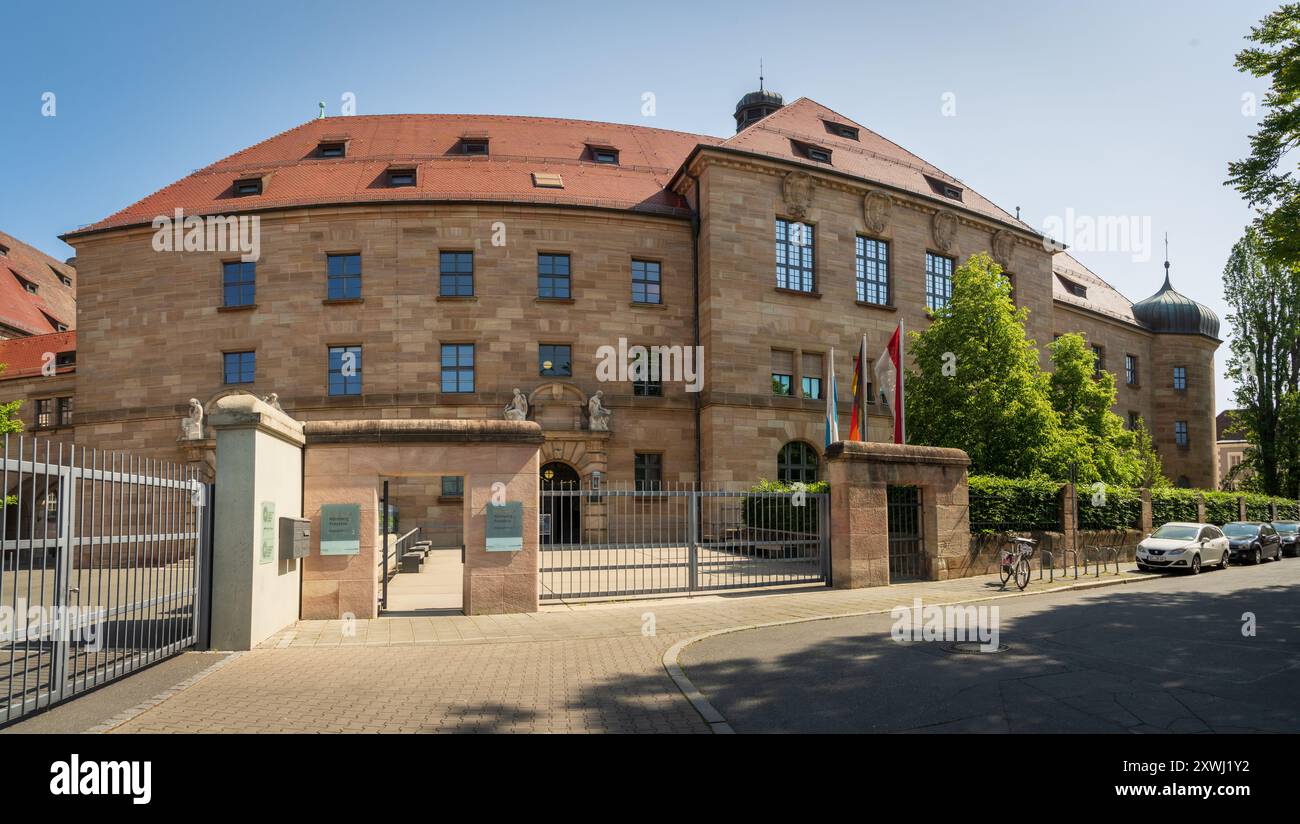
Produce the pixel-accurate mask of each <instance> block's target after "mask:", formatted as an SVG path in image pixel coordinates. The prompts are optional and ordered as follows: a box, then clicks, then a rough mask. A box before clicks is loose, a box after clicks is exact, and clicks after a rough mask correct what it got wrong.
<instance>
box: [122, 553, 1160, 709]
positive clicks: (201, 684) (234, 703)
mask: <svg viewBox="0 0 1300 824" xmlns="http://www.w3.org/2000/svg"><path fill="white" fill-rule="evenodd" d="M1150 577H1152V576H1146V575H1141V574H1139V573H1136V572H1135V571H1130V570H1126V571H1125V572H1124V573H1123V574H1122V575H1120V576H1115V575H1102V576H1101V578H1100V579H1094V578H1092V577H1091V576H1090V577H1088V578H1086V579H1084V578H1080V579H1079V580H1078V581H1075V580H1073V579H1070V580H1068V581H1063V580H1060V579H1058V580H1057V582H1056V583H1055V584H1049V583H1047V582H1046V581H1044V582H1039V581H1037V580H1035V581H1034V582H1033V583H1032V584H1031V585H1030V587H1029V589H1028V590H1026V592H1025V593H1023V594H1024V595H1030V594H1033V593H1035V592H1048V591H1054V590H1059V589H1061V588H1063V587H1066V586H1072V585H1075V586H1077V585H1095V584H1099V583H1100V584H1117V583H1140V581H1142V580H1144V579H1148V578H1150ZM1020 594H1021V593H1017V591H1016V590H1015V588H1014V587H1012V588H1010V589H1009V590H1004V589H1002V588H1001V587H1000V585H999V584H998V581H997V579H996V576H983V577H979V578H965V579H961V580H956V581H941V582H917V583H908V584H899V585H895V586H889V587H875V588H870V589H859V590H829V589H826V588H824V587H818V588H815V589H803V590H794V591H789V590H787V591H784V592H781V593H763V594H743V595H742V594H725V595H707V596H696V597H692V598H678V599H664V600H656V601H637V602H625V603H615V604H610V603H605V604H585V605H573V606H551V607H545V608H544V609H543V610H542V611H541V612H538V613H535V614H531V615H498V616H476V617H466V616H460V615H437V616H416V617H412V616H397V617H383V618H377V619H373V620H360V621H353V622H344V621H299V622H298V623H297V624H295V625H294V626H292V627H290V628H289V629H286V630H284V631H283V632H281V633H279V634H277V635H275V636H273V637H272V638H270V639H268V640H267V641H266V642H265V643H264V644H262V645H261V647H259V648H258V649H256V650H253V651H251V652H248V653H245V654H244V655H242V656H239V657H238V658H237V659H236V660H232V661H230V662H229V663H228V664H227V665H225V666H223V667H222V668H221V669H220V671H217V672H214V673H212V674H211V675H210V676H209V677H205V678H202V679H198V680H197V681H196V682H195V683H194V684H193V685H192V686H190V687H188V688H186V689H184V690H181V691H179V692H177V693H175V694H173V695H171V696H169V697H167V698H166V700H164V701H161V702H160V703H158V704H156V705H154V706H152V707H151V708H149V709H147V710H146V711H144V712H142V713H140V714H139V715H136V716H135V717H133V718H130V719H129V720H123V721H121V722H120V723H117V724H115V725H113V726H112V729H111V730H110V731H111V732H115V733H116V732H708V731H709V730H708V727H707V725H706V724H704V722H703V721H702V720H701V719H700V717H699V715H698V714H696V712H695V710H694V709H693V708H692V706H691V704H690V703H689V702H687V701H686V700H685V699H684V698H683V697H682V695H681V693H680V692H679V691H678V689H677V687H676V686H675V684H674V683H673V682H672V680H670V679H669V678H668V676H667V674H666V672H665V670H664V668H663V663H662V658H663V653H664V651H665V650H666V649H667V648H668V647H670V646H671V645H672V644H673V643H675V642H676V641H678V640H680V639H683V638H689V637H691V636H694V635H697V634H700V633H703V632H708V631H710V630H716V629H724V628H729V627H737V626H751V625H755V624H766V623H772V622H778V621H790V620H798V619H808V618H819V617H831V616H842V615H852V614H856V613H863V612H875V611H888V610H889V609H891V608H893V607H895V606H899V605H907V606H910V605H911V604H912V601H913V599H914V598H921V599H923V601H925V602H926V603H928V604H945V603H954V602H961V601H972V600H980V599H986V598H997V597H1014V596H1017V595H1020Z"/></svg>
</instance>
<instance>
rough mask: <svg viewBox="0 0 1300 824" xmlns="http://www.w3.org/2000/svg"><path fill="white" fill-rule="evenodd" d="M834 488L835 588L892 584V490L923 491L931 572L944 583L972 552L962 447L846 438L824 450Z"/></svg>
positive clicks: (928, 566)
mask: <svg viewBox="0 0 1300 824" xmlns="http://www.w3.org/2000/svg"><path fill="white" fill-rule="evenodd" d="M826 461H827V467H828V476H829V477H828V480H829V482H830V487H831V584H832V586H834V587H836V588H837V589H856V588H858V587H868V586H882V585H885V584H888V583H890V579H889V505H888V488H889V487H890V486H916V487H920V489H921V523H922V524H923V540H924V542H925V553H926V564H925V566H926V570H927V572H928V577H929V578H931V579H932V580H945V579H947V578H948V577H949V574H950V571H951V572H953V573H956V574H960V573H958V572H957V570H959V569H961V568H962V567H964V565H965V561H966V559H967V558H968V557H969V554H970V499H969V491H968V488H967V485H966V467H967V466H969V465H970V458H969V457H968V456H967V455H966V453H965V452H962V451H961V450H960V449H944V448H941V447H934V446H911V445H908V444H892V443H871V442H865V441H842V442H837V443H833V444H831V445H830V446H829V447H827V449H826Z"/></svg>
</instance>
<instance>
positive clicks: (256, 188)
mask: <svg viewBox="0 0 1300 824" xmlns="http://www.w3.org/2000/svg"><path fill="white" fill-rule="evenodd" d="M261 193H262V179H261V178H260V177H256V178H250V179H248V180H236V181H235V196H236V197H249V196H250V195H260V194H261Z"/></svg>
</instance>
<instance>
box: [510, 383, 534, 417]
mask: <svg viewBox="0 0 1300 824" xmlns="http://www.w3.org/2000/svg"><path fill="white" fill-rule="evenodd" d="M505 418H506V420H508V421H526V420H528V398H527V396H525V395H524V393H523V392H520V391H519V387H517V386H516V387H515V396H514V397H513V398H512V399H511V400H510V403H508V404H506V409H505Z"/></svg>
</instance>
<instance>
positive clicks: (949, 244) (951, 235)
mask: <svg viewBox="0 0 1300 824" xmlns="http://www.w3.org/2000/svg"><path fill="white" fill-rule="evenodd" d="M930 231H931V233H932V234H933V235H934V245H935V247H936V248H938V250H939V251H940V252H950V251H952V248H953V243H954V242H955V241H956V240H957V216H956V215H955V214H953V213H952V212H949V211H947V210H941V211H938V212H935V213H934V217H932V218H931V219H930Z"/></svg>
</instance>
